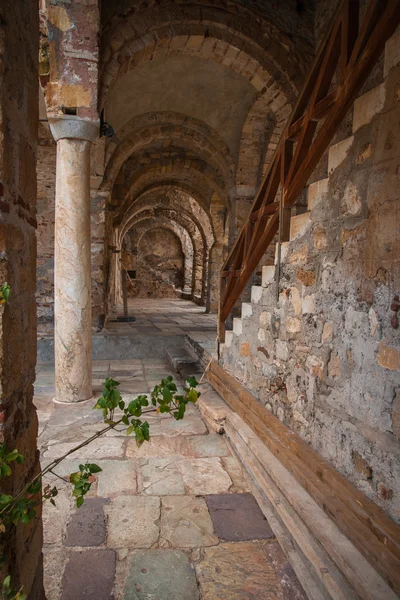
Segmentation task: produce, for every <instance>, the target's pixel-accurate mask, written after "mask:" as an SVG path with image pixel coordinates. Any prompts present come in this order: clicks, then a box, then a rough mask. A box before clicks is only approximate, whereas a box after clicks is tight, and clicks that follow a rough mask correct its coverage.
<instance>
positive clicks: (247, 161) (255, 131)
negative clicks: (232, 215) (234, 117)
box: [236, 82, 292, 189]
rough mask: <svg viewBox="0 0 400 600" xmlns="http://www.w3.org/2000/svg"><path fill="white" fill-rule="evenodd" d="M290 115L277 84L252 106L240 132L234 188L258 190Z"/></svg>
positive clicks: (289, 106) (287, 103)
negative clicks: (246, 187)
mask: <svg viewBox="0 0 400 600" xmlns="http://www.w3.org/2000/svg"><path fill="white" fill-rule="evenodd" d="M291 111H292V105H291V103H290V102H288V100H287V98H286V96H284V95H283V94H282V92H281V90H280V89H279V86H278V85H277V84H276V82H274V83H273V84H272V85H271V86H270V87H269V88H268V90H266V92H265V94H264V95H263V96H261V98H259V99H258V100H256V102H255V103H254V104H253V106H252V108H251V110H250V111H249V114H248V116H247V119H246V121H245V123H244V125H243V129H242V136H241V140H240V148H239V157H238V163H237V169H236V186H250V187H254V188H255V189H256V188H257V187H258V185H259V184H260V181H261V178H262V175H263V173H264V172H265V169H266V167H267V166H268V164H269V162H270V160H271V158H272V156H273V153H274V151H275V148H276V147H277V145H278V142H279V140H280V137H281V135H282V132H283V130H284V127H285V124H286V122H287V118H288V117H289V115H290V113H291Z"/></svg>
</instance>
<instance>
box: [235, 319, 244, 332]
mask: <svg viewBox="0 0 400 600" xmlns="http://www.w3.org/2000/svg"><path fill="white" fill-rule="evenodd" d="M242 330H243V327H242V319H238V318H235V319H233V333H234V335H241V334H242Z"/></svg>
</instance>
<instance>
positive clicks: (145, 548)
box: [35, 359, 305, 600]
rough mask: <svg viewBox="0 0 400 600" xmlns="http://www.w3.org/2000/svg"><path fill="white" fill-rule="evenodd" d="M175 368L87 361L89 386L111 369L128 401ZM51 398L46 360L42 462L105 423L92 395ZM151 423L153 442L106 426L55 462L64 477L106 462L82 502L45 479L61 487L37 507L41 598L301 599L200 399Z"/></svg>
mask: <svg viewBox="0 0 400 600" xmlns="http://www.w3.org/2000/svg"><path fill="white" fill-rule="evenodd" d="M170 373H171V368H170V366H169V365H168V363H167V361H166V359H126V360H119V361H94V363H93V387H94V393H95V394H96V393H97V394H99V393H100V390H101V389H102V382H103V381H104V379H105V378H106V377H107V376H112V377H114V378H115V379H117V380H118V381H120V382H121V386H120V390H121V393H122V396H123V397H124V399H131V398H132V397H134V396H135V395H137V394H139V393H146V392H150V389H152V387H154V385H155V384H156V383H157V382H159V380H160V379H161V378H162V377H165V376H167V375H169V374H170ZM197 375H200V374H197ZM176 381H177V382H180V383H181V384H182V381H181V380H180V378H179V376H177V378H176ZM204 387H205V386H204V385H203V388H204ZM200 389H201V386H200ZM53 396H54V367H53V366H52V365H50V364H46V363H42V364H40V365H38V373H37V380H36V389H35V404H36V406H37V409H38V414H39V421H40V435H39V447H40V449H41V455H42V467H43V466H45V465H47V464H48V463H49V462H50V461H51V460H52V459H54V458H57V457H59V456H60V455H62V454H64V453H65V452H67V451H68V450H70V449H71V448H73V447H74V446H76V445H78V444H79V443H81V442H82V441H84V440H85V439H86V438H88V437H89V436H91V435H92V434H93V433H94V432H96V431H97V430H99V429H101V428H102V420H101V413H100V412H99V411H95V410H93V408H92V407H93V405H94V402H93V401H87V402H83V403H79V404H74V405H61V404H56V403H54V402H53V400H52V398H53ZM148 421H149V423H150V434H151V440H150V442H149V443H145V444H143V446H141V448H140V449H138V448H137V446H136V442H135V439H133V438H127V437H126V435H125V434H123V433H118V432H109V433H108V434H107V435H106V436H105V437H104V438H102V439H98V440H96V441H94V442H92V443H91V444H90V445H88V446H86V447H84V448H82V449H81V450H79V451H78V452H77V453H76V454H75V455H74V456H73V457H71V458H69V459H67V460H65V461H64V462H63V463H61V464H60V465H59V467H58V468H57V469H56V470H55V471H56V472H57V475H59V476H60V477H65V476H67V475H68V474H69V473H71V472H73V471H74V470H76V469H77V467H78V465H79V463H80V462H85V461H89V462H96V463H97V464H98V465H99V466H100V467H101V468H102V469H103V470H102V472H101V473H100V474H99V475H98V476H97V477H96V479H95V482H94V483H93V485H92V489H91V491H90V493H89V495H88V497H87V499H86V501H85V503H84V505H83V506H82V507H81V508H80V509H79V510H78V509H76V507H75V502H74V499H73V498H72V496H71V485H70V484H69V483H66V482H64V481H63V480H61V479H59V478H58V477H56V476H50V477H49V479H48V482H49V483H51V484H54V485H57V487H58V489H59V495H58V497H57V498H56V507H54V506H52V505H50V504H49V503H47V504H46V505H45V507H44V560H45V568H44V575H45V589H46V593H47V600H76V599H79V598H85V600H110V599H111V598H114V599H115V600H118V599H121V600H122V599H124V600H145V599H146V600H149V599H150V598H151V599H152V600H153V599H154V600H156V599H157V600H198V599H201V600H253V599H257V600H304V598H305V595H304V593H303V591H302V588H301V586H300V584H299V582H298V580H297V578H296V576H295V575H294V573H293V571H292V569H291V567H290V566H289V564H288V562H287V560H286V558H285V556H284V554H283V552H282V550H281V549H280V546H279V544H278V542H277V541H276V539H275V537H274V534H273V532H272V530H271V529H270V527H269V525H268V523H267V521H266V519H265V518H264V516H263V514H262V512H261V511H260V509H259V508H258V505H257V503H256V501H255V500H254V498H253V496H252V495H251V494H250V493H249V488H248V484H247V480H246V475H245V473H244V472H243V470H242V467H241V466H240V463H239V461H238V459H237V458H236V457H235V455H234V453H233V451H232V450H231V448H230V447H229V445H228V442H227V441H226V439H225V437H224V436H222V435H219V434H217V433H213V432H209V431H208V429H207V426H206V424H205V423H204V421H203V420H202V417H201V415H200V412H199V410H198V408H197V407H195V406H191V407H190V408H189V409H188V412H187V415H186V417H185V419H184V420H183V421H175V420H174V419H172V418H171V417H169V416H165V415H164V416H158V417H154V416H149V417H148Z"/></svg>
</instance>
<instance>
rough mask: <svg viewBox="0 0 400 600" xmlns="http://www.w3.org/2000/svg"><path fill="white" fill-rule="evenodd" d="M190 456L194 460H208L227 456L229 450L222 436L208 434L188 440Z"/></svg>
mask: <svg viewBox="0 0 400 600" xmlns="http://www.w3.org/2000/svg"><path fill="white" fill-rule="evenodd" d="M188 441H189V444H190V449H191V456H193V457H195V458H197V457H198V458H208V457H213V456H229V455H230V450H229V448H228V445H227V443H226V441H225V438H224V437H223V436H222V435H218V434H215V433H209V434H208V435H196V436H193V437H191V438H190V439H189V440H188Z"/></svg>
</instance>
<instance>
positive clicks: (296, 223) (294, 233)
mask: <svg viewBox="0 0 400 600" xmlns="http://www.w3.org/2000/svg"><path fill="white" fill-rule="evenodd" d="M310 225H311V219H310V213H309V212H305V213H303V214H301V215H296V216H294V217H292V218H291V219H290V240H293V239H294V238H296V237H300V236H301V235H304V234H305V232H306V231H307V229H308V228H309V226H310Z"/></svg>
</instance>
